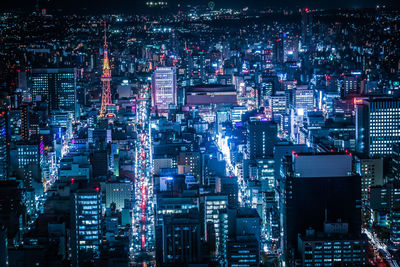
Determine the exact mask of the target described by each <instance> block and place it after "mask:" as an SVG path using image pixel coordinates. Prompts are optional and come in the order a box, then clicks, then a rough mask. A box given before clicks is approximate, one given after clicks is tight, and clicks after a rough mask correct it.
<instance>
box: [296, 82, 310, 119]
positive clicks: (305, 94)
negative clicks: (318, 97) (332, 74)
mask: <svg viewBox="0 0 400 267" xmlns="http://www.w3.org/2000/svg"><path fill="white" fill-rule="evenodd" d="M293 105H294V107H295V109H296V112H297V113H298V114H307V112H309V111H314V91H313V90H312V89H308V86H307V85H297V87H296V90H294V92H293Z"/></svg>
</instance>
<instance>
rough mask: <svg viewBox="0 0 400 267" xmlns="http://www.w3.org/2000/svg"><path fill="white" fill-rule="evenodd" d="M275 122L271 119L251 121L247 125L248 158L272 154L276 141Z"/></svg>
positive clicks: (270, 155) (268, 156)
mask: <svg viewBox="0 0 400 267" xmlns="http://www.w3.org/2000/svg"><path fill="white" fill-rule="evenodd" d="M277 132H278V128H277V124H276V123H275V122H272V121H261V120H260V121H252V122H250V123H249V126H248V135H247V153H248V158H249V159H250V160H255V159H259V158H270V157H272V156H273V151H274V145H275V144H276V142H277V139H278V138H277Z"/></svg>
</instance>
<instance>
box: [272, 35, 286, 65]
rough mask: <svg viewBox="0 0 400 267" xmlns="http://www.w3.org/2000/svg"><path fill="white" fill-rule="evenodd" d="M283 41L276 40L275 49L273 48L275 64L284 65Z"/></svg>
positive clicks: (280, 39)
mask: <svg viewBox="0 0 400 267" xmlns="http://www.w3.org/2000/svg"><path fill="white" fill-rule="evenodd" d="M283 54H284V53H283V39H282V38H276V39H275V40H274V47H273V55H274V63H275V64H282V63H283Z"/></svg>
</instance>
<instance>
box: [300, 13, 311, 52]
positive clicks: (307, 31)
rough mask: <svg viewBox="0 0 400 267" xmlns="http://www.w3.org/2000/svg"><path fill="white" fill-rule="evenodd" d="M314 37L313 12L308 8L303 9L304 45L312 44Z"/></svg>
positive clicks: (302, 37) (302, 30) (302, 32)
mask: <svg viewBox="0 0 400 267" xmlns="http://www.w3.org/2000/svg"><path fill="white" fill-rule="evenodd" d="M311 38H312V13H311V11H310V10H309V9H308V8H303V9H302V10H301V39H302V40H301V42H302V45H303V46H307V45H309V44H310V41H311Z"/></svg>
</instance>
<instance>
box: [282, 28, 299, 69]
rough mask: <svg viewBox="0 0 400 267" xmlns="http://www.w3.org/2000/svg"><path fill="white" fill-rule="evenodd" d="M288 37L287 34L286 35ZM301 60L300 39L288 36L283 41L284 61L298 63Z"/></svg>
mask: <svg viewBox="0 0 400 267" xmlns="http://www.w3.org/2000/svg"><path fill="white" fill-rule="evenodd" d="M284 35H286V34H284ZM298 59H299V38H298V37H297V36H286V37H284V39H283V61H284V62H288V61H297V60H298Z"/></svg>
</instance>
